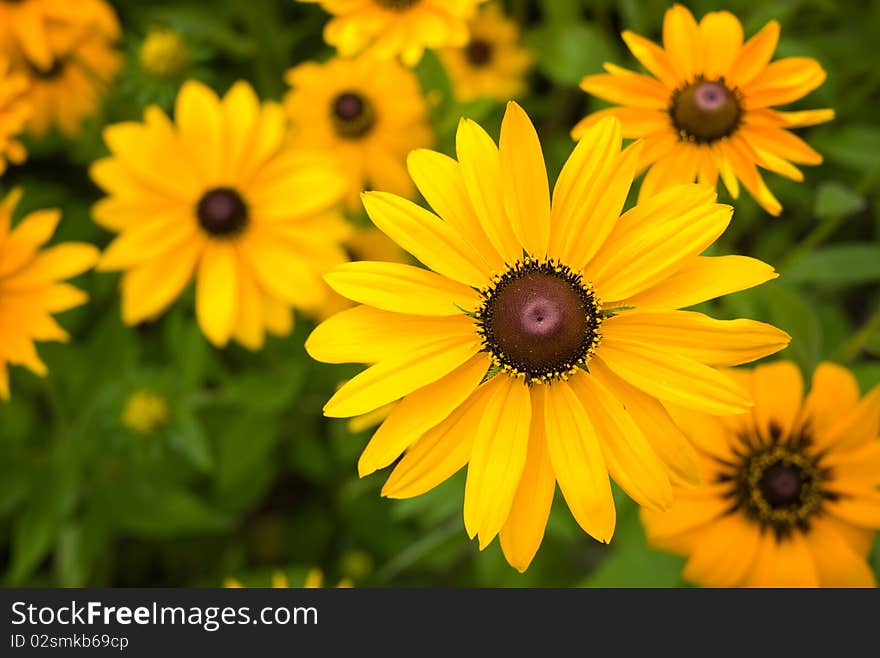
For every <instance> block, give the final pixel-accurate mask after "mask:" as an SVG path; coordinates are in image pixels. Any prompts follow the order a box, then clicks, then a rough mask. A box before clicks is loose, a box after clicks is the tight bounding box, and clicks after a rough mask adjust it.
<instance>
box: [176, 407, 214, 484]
mask: <svg viewBox="0 0 880 658" xmlns="http://www.w3.org/2000/svg"><path fill="white" fill-rule="evenodd" d="M168 444H169V445H170V446H171V447H172V448H174V449H175V450H177V451H178V452H179V453H180V454H181V455H183V456H184V457H186V459H187V460H188V461H189V462H190V463H191V464H192V465H193V466H195V467H196V468H197V469H199V470H200V471H202V472H207V471H210V470H211V468H213V466H214V456H213V454H212V453H211V444H210V442H209V441H208V436H207V435H206V434H205V430H204V429H203V428H202V426H201V424H199V421H198V420H197V419H196V418H195V416H193V414H192V413H190V412H189V411H181V412H179V413H178V414H177V419H176V421H175V423H174V427H173V429H172V430H170V432H169V437H168Z"/></svg>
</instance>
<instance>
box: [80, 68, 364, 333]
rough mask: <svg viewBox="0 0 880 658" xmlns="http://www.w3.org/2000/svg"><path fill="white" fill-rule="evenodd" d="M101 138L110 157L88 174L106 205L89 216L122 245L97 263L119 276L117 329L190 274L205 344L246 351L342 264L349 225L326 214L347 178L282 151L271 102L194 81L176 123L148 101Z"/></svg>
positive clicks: (279, 113) (311, 300) (281, 328)
mask: <svg viewBox="0 0 880 658" xmlns="http://www.w3.org/2000/svg"><path fill="white" fill-rule="evenodd" d="M104 139H105V141H106V142H107V146H108V147H109V148H110V151H111V154H112V155H111V157H109V158H105V159H103V160H99V161H98V162H96V163H94V164H93V165H92V168H91V175H92V178H93V180H94V181H95V182H96V183H97V184H98V185H99V186H100V187H101V188H102V189H104V190H105V191H106V192H107V193H108V194H109V197H108V198H106V199H103V200H101V201H99V202H98V203H97V204H96V205H95V206H94V208H93V216H94V218H95V220H96V221H97V222H98V223H99V224H101V225H102V226H104V227H105V228H107V229H109V230H111V231H114V232H116V233H119V236H118V237H117V238H116V239H115V240H114V241H113V242H112V243H111V244H110V246H109V247H108V248H107V250H106V251H105V252H104V254H103V256H102V258H101V261H100V263H99V266H98V267H99V269H101V270H123V271H124V272H125V273H124V274H123V276H122V317H123V320H124V321H125V322H126V324H130V325H133V324H137V323H139V322H143V321H146V320H151V319H154V318H156V317H157V316H159V315H160V314H161V313H163V312H164V311H165V309H167V307H168V306H169V305H170V304H172V303H173V302H174V300H175V299H177V298H178V297H179V296H180V295H181V293H182V292H183V290H184V289H185V288H186V287H187V285H188V284H189V283H190V281H192V280H193V279H196V281H197V284H196V315H197V318H198V321H199V325H200V326H201V328H202V331H203V332H204V334H205V336H207V338H208V340H210V341H211V342H212V343H213V344H214V345H216V346H225V345H226V344H227V343H228V342H229V341H230V340H231V339H234V340H237V341H238V342H239V343H241V344H242V345H244V346H245V347H247V348H249V349H254V350H255V349H259V348H260V347H261V346H262V345H263V342H264V340H265V333H266V332H267V331H268V332H269V333H272V334H275V335H279V336H285V335H287V334H289V333H290V331H291V329H292V326H293V314H292V310H291V307H293V306H297V307H305V308H314V307H318V306H320V304H321V303H323V301H324V295H325V287H324V285H323V283H322V281H321V278H320V275H321V273H322V272H323V271H325V270H326V269H327V268H328V267H329V266H330V265H332V264H335V263H341V262H344V261H345V260H346V258H345V253H344V252H343V250H342V249H341V248H340V246H339V242H338V241H339V239H340V238H339V235H340V232H341V231H346V230H347V229H346V227H345V223H344V221H343V220H342V219H341V218H340V217H337V216H336V215H334V214H332V212H333V210H334V208H335V207H336V206H337V204H338V203H339V201H340V199H341V197H342V193H343V191H344V185H345V182H344V180H343V179H342V177H341V176H340V175H339V173H338V172H337V170H336V168H335V167H333V166H331V164H330V163H329V162H327V161H326V160H325V159H323V158H321V157H319V156H316V155H314V154H309V153H305V152H298V151H297V152H295V151H293V150H292V149H291V148H290V142H289V139H288V133H287V122H286V120H285V117H284V112H283V110H282V109H281V107H280V105H278V104H276V103H265V104H262V105H261V104H260V101H259V99H258V98H257V96H256V95H255V94H254V91H253V89H252V88H251V87H250V85H248V84H247V83H245V82H239V83H237V84H235V85H234V86H233V87H232V89H231V90H230V91H229V93H227V94H226V96H225V97H224V98H223V99H222V100H221V99H219V98H218V97H217V95H216V94H215V93H214V92H213V91H212V90H211V89H209V88H208V87H206V86H205V85H203V84H201V83H198V82H192V81H191V82H187V83H186V84H184V86H183V88H182V89H181V91H180V94H179V95H178V97H177V102H176V107H175V116H174V121H173V122H172V121H171V120H170V119H169V118H168V117H167V116H166V115H165V113H164V112H163V111H162V110H161V109H159V108H158V107H156V106H152V107H148V108H147V109H146V111H145V112H144V122H143V123H138V122H127V123H121V124H116V125H113V126H110V127H108V128H106V129H105V131H104ZM340 226H341V228H340Z"/></svg>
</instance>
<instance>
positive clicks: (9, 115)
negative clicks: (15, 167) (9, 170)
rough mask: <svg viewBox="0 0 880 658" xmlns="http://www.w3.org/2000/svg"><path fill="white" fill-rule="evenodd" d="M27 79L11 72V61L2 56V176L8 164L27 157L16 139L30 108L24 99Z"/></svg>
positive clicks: (0, 76) (0, 116)
mask: <svg viewBox="0 0 880 658" xmlns="http://www.w3.org/2000/svg"><path fill="white" fill-rule="evenodd" d="M27 86H28V81H27V78H26V77H25V76H24V75H22V74H20V73H12V72H10V71H9V61H8V60H6V59H4V58H3V57H2V56H0V175H2V174H3V172H4V171H6V163H7V161H8V162H12V163H13V164H21V163H22V162H24V160H25V158H26V157H27V152H26V151H25V149H24V146H23V145H22V144H21V142H19V141H18V140H17V139H16V137H18V135H20V134H21V133H22V132H23V131H24V127H25V124H26V123H27V120H28V117H29V116H30V112H31V109H30V106H29V105H28V103H27V101H26V100H25V98H24V93H25V91H26V90H27Z"/></svg>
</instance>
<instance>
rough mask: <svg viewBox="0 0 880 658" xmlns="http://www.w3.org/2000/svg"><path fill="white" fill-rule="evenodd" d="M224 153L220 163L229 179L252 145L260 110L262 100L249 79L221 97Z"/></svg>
mask: <svg viewBox="0 0 880 658" xmlns="http://www.w3.org/2000/svg"><path fill="white" fill-rule="evenodd" d="M222 112H223V133H224V136H225V149H226V150H225V157H224V158H223V161H222V162H221V163H220V165H221V167H222V174H223V175H224V176H225V177H228V178H229V179H230V180H234V177H235V176H236V175H237V174H238V173H239V167H240V165H241V162H242V160H243V158H244V157H245V154H246V152H247V150H248V147H249V146H250V142H251V139H252V137H253V132H254V129H255V127H256V123H257V119H258V117H259V112H260V100H259V98H257V95H256V94H255V93H254V90H253V87H251V86H250V85H249V84H248V83H247V82H243V81H239V82H236V83H235V84H234V85H232V87H231V88H230V89H229V91H228V92H227V94H226V96H225V97H224V98H223V101H222Z"/></svg>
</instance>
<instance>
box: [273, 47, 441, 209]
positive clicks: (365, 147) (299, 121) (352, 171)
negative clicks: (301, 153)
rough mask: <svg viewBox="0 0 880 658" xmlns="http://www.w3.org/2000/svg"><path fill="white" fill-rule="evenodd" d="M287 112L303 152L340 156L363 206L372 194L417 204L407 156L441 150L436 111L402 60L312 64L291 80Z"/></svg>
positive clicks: (352, 198)
mask: <svg viewBox="0 0 880 658" xmlns="http://www.w3.org/2000/svg"><path fill="white" fill-rule="evenodd" d="M287 82H288V84H290V85H291V86H292V87H293V89H292V91H291V92H289V93H288V94H287V97H286V99H285V109H286V110H287V114H288V116H289V117H290V119H291V123H292V124H293V129H294V132H295V136H296V141H297V145H298V146H300V147H302V148H308V149H315V150H319V151H325V152H328V153H333V154H336V155H337V156H338V158H339V160H340V162H342V163H343V164H344V165H345V171H346V172H347V176H348V178H349V184H348V194H347V197H346V198H347V201H348V205H349V207H350V208H352V209H353V208H356V207H358V205H359V204H358V198H359V194H360V192H361V191H362V190H364V189H368V188H372V189H377V190H382V191H386V192H394V193H395V194H399V195H401V196H407V197H412V196H414V195H415V187H414V186H413V184H412V181H411V180H410V179H409V177H408V176H407V175H406V154H407V153H409V152H410V151H411V150H413V149H416V148H421V147H428V146H431V145H432V144H433V141H434V135H433V133H432V131H431V128H430V125H429V124H428V108H427V105H426V103H425V100H424V98H423V97H422V93H421V90H420V89H419V82H418V79H417V78H416V76H415V74H414V73H412V72H411V71H408V70H407V69H404V68H403V67H402V66H400V64H398V63H397V62H395V61H392V60H389V61H386V62H377V61H373V60H369V59H366V58H363V57H361V58H359V59H355V60H346V59H339V58H337V59H333V60H331V61H330V62H328V63H326V64H317V63H314V62H307V63H305V64H301V65H300V66H297V67H296V68H293V69H291V70H290V71H288V73H287Z"/></svg>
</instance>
